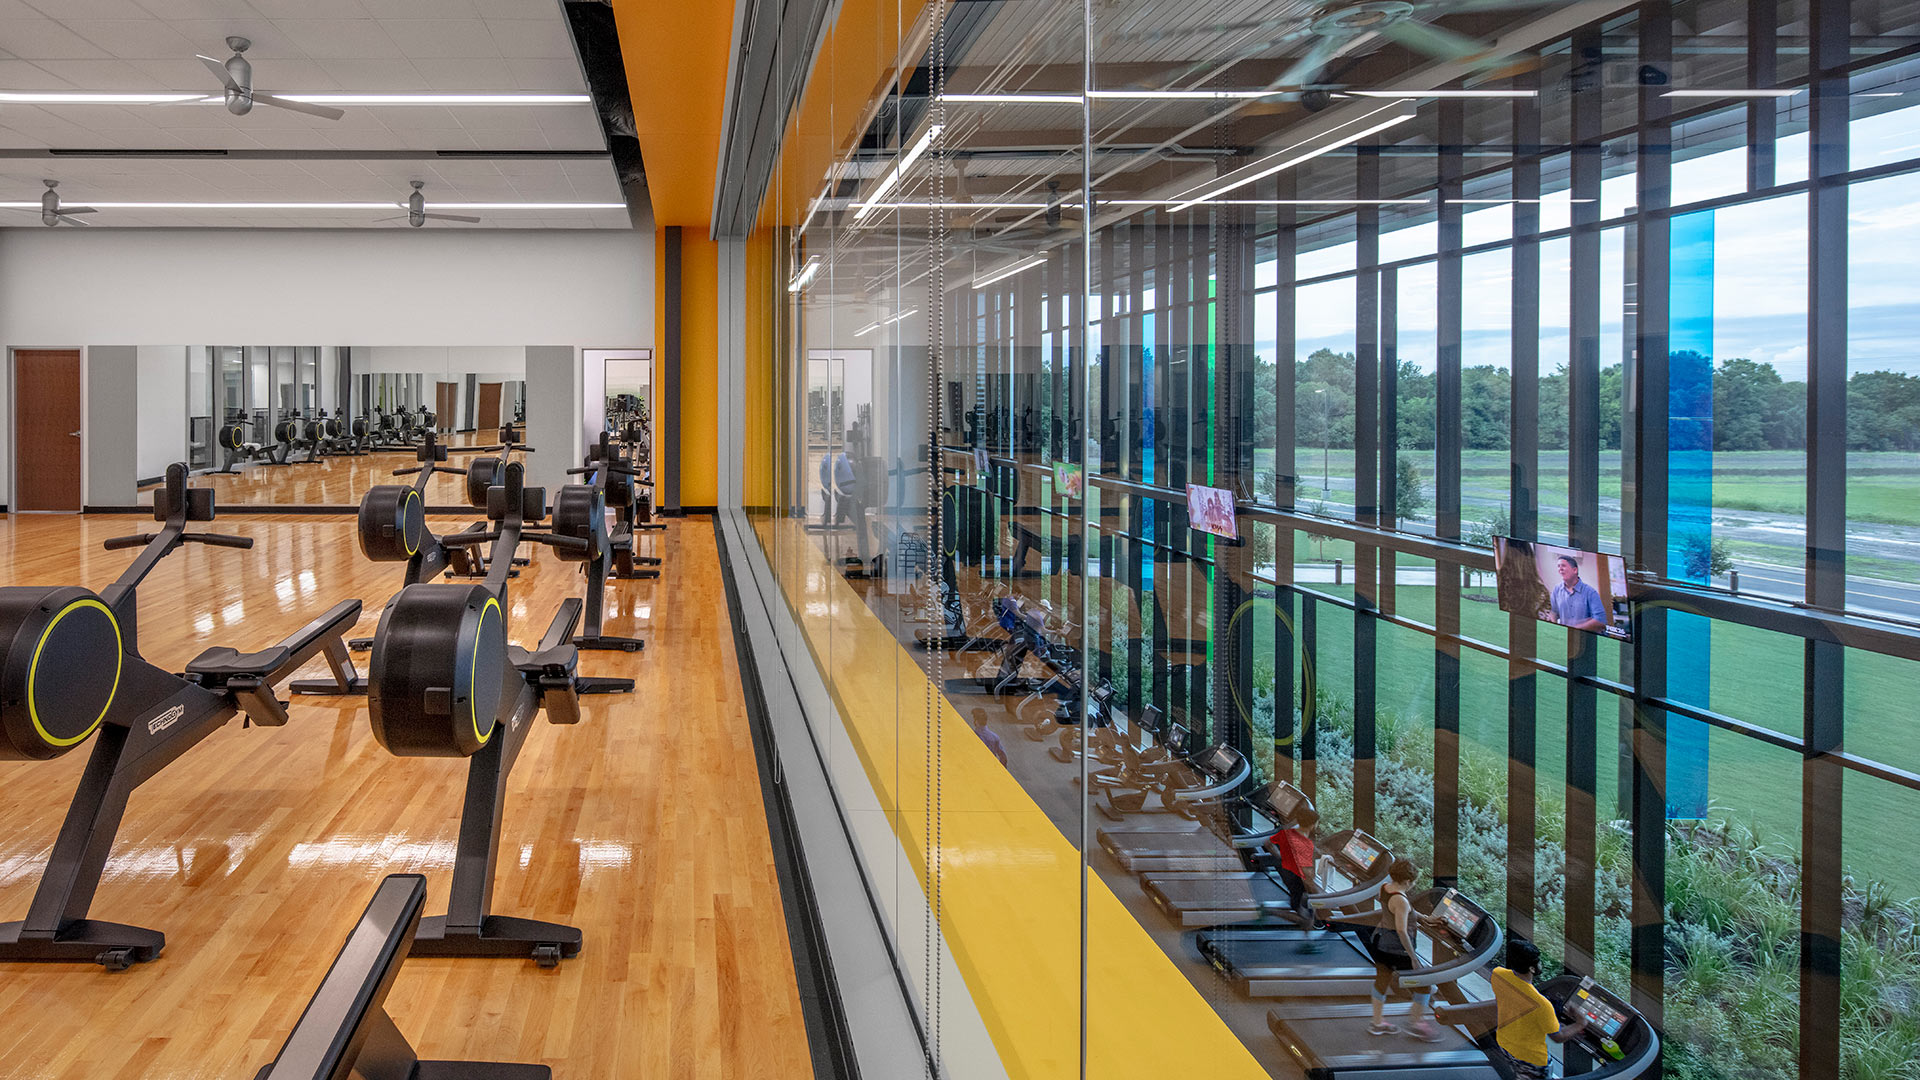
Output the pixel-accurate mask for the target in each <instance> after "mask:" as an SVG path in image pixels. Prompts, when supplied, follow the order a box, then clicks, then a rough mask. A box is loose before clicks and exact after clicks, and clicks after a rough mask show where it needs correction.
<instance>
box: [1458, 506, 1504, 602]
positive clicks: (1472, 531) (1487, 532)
mask: <svg viewBox="0 0 1920 1080" xmlns="http://www.w3.org/2000/svg"><path fill="white" fill-rule="evenodd" d="M1512 534H1513V519H1512V518H1511V517H1509V516H1508V515H1507V508H1506V507H1504V506H1502V507H1499V508H1498V509H1496V510H1494V512H1493V516H1492V517H1489V518H1487V519H1486V520H1484V521H1475V522H1474V523H1473V525H1472V527H1470V528H1469V529H1468V530H1467V543H1469V544H1472V545H1473V546H1474V547H1483V548H1490V547H1492V546H1493V538H1494V537H1496V536H1511V535H1512ZM1479 581H1480V571H1478V570H1469V571H1467V587H1468V588H1472V587H1473V586H1474V585H1476V584H1478V583H1479Z"/></svg>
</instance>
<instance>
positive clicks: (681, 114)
mask: <svg viewBox="0 0 1920 1080" xmlns="http://www.w3.org/2000/svg"><path fill="white" fill-rule="evenodd" d="M613 20H614V26H615V27H616V28H617V29H618V30H619V32H620V55H621V57H622V59H624V60H625V62H626V68H627V92H628V95H629V96H630V97H631V98H632V101H633V122H634V129H635V134H637V135H638V136H639V138H640V157H641V160H642V161H643V162H644V163H645V165H646V170H647V191H648V193H649V195H650V197H651V199H652V201H653V219H654V223H655V224H657V225H685V226H688V227H689V228H697V229H698V230H699V232H700V233H701V234H702V235H705V233H706V232H707V230H708V228H709V227H710V224H711V222H712V217H713V187H714V184H713V181H714V173H715V170H716V168H717V163H718V161H719V158H720V130H721V127H722V126H723V123H724V109H725V103H726V96H727V93H726V92H727V68H728V66H729V64H730V62H731V59H732V58H731V55H730V49H731V48H732V44H733V5H732V4H730V3H720V2H718V0H614V4H613Z"/></svg>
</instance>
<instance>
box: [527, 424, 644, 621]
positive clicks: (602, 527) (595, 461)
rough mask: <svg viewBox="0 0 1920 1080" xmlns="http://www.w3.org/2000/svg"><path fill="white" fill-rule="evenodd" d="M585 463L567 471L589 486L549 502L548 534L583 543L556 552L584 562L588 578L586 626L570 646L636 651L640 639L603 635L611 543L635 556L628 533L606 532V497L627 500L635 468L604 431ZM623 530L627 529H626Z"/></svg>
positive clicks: (571, 489)
mask: <svg viewBox="0 0 1920 1080" xmlns="http://www.w3.org/2000/svg"><path fill="white" fill-rule="evenodd" d="M587 461H588V464H587V466H586V467H585V468H580V469H568V470H567V473H568V474H569V475H572V476H579V475H585V476H587V477H588V479H589V481H590V482H589V483H585V484H568V485H567V486H566V487H563V488H561V489H560V493H559V494H558V495H557V496H555V498H554V500H553V531H554V532H556V533H558V534H560V535H561V536H570V537H573V538H575V539H577V540H582V541H585V542H586V549H585V550H584V551H582V552H579V553H578V554H577V555H575V554H573V553H571V552H570V551H569V550H567V549H559V550H557V551H556V552H555V553H556V554H557V555H559V556H560V558H562V559H566V560H569V561H577V562H580V563H583V564H584V565H583V566H582V569H583V570H584V571H585V572H586V577H587V597H586V608H587V625H586V629H585V630H584V631H582V632H581V634H580V636H579V637H576V638H574V640H573V643H574V645H575V646H577V647H579V648H582V649H607V650H621V651H625V652H636V651H638V650H639V649H640V648H641V647H642V646H643V645H644V644H645V643H644V642H642V641H641V640H640V639H639V638H630V637H618V636H615V635H611V634H608V633H606V632H605V630H604V629H603V620H604V619H605V618H606V610H607V578H608V577H609V576H612V575H614V574H615V573H616V570H615V566H614V560H615V549H616V545H619V544H624V546H625V547H626V549H627V558H628V559H632V558H634V556H633V554H632V547H633V534H632V532H631V531H628V532H626V533H625V534H624V535H623V536H621V537H619V538H615V537H614V536H612V535H611V534H610V533H609V532H608V530H607V500H608V499H609V498H610V497H611V496H610V493H614V494H617V495H619V496H620V497H622V498H624V499H625V500H628V501H631V499H632V498H633V479H634V477H635V475H637V473H638V470H636V469H634V468H633V467H632V466H630V465H628V464H626V462H625V460H624V458H622V457H621V455H620V454H619V452H618V448H617V446H616V444H614V443H612V442H610V441H609V440H608V438H607V433H606V432H604V431H602V432H601V433H600V441H599V442H597V443H595V444H594V445H593V447H592V448H591V449H589V450H588V453H587ZM628 529H629V530H630V529H631V525H629V526H628ZM653 561H654V562H658V561H659V560H658V559H655V560H653ZM659 574H660V572H659V571H658V570H636V571H634V572H633V573H631V574H630V575H622V576H632V577H658V576H659Z"/></svg>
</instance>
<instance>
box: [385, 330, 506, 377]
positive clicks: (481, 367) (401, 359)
mask: <svg viewBox="0 0 1920 1080" xmlns="http://www.w3.org/2000/svg"><path fill="white" fill-rule="evenodd" d="M533 340H535V341H538V340H539V339H538V338H535V339H533ZM526 367H527V343H526V342H524V341H523V342H520V343H519V344H516V345H466V346H459V347H449V346H445V345H376V346H372V347H363V348H357V349H355V350H353V373H354V374H355V375H380V374H384V373H399V374H404V375H412V374H415V373H417V372H423V371H424V372H427V373H429V374H434V375H441V376H448V375H467V374H475V375H493V374H498V373H501V372H520V371H525V370H526ZM513 377H514V378H516V379H518V378H522V377H523V376H521V375H515V376H513ZM456 381H457V380H456Z"/></svg>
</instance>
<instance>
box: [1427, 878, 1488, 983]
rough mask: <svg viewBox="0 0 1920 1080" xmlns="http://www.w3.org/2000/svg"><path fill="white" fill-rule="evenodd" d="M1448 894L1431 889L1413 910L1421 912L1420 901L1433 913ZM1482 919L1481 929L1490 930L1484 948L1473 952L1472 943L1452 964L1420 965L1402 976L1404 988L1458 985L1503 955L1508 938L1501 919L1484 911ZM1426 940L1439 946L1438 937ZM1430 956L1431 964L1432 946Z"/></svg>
mask: <svg viewBox="0 0 1920 1080" xmlns="http://www.w3.org/2000/svg"><path fill="white" fill-rule="evenodd" d="M1447 891H1448V890H1446V889H1429V890H1427V891H1426V892H1424V893H1421V894H1420V896H1419V897H1418V898H1417V899H1416V900H1415V901H1414V910H1416V911H1418V910H1419V909H1420V907H1421V906H1422V905H1421V901H1425V907H1426V908H1427V910H1428V911H1431V910H1432V909H1433V906H1434V905H1435V904H1436V903H1438V902H1439V900H1440V898H1441V897H1443V896H1445V895H1446V894H1447ZM1476 906H1477V905H1476ZM1423 914H1424V912H1423ZM1481 915H1482V923H1481V925H1483V926H1486V927H1488V928H1489V930H1490V932H1489V933H1488V935H1487V941H1486V943H1485V944H1483V945H1482V946H1480V947H1479V948H1474V947H1473V946H1472V944H1471V943H1464V944H1466V945H1467V951H1466V952H1463V953H1460V954H1458V955H1456V956H1455V957H1454V958H1453V959H1451V960H1446V961H1443V962H1439V963H1433V962H1429V963H1426V964H1422V965H1417V966H1415V967H1414V968H1413V969H1412V970H1410V971H1403V972H1401V973H1400V982H1401V984H1402V985H1405V986H1445V985H1447V984H1448V983H1452V982H1458V981H1459V980H1460V979H1463V978H1465V977H1466V976H1468V975H1471V974H1473V973H1474V972H1475V971H1478V970H1480V969H1481V968H1483V967H1485V966H1487V964H1488V963H1489V962H1490V961H1492V959H1493V958H1494V957H1496V956H1498V955H1500V950H1501V948H1502V947H1503V946H1505V944H1506V940H1507V939H1506V934H1505V933H1504V932H1502V931H1501V929H1500V922H1499V920H1498V919H1495V918H1494V917H1493V916H1492V915H1491V914H1489V913H1487V912H1485V911H1484V910H1482V913H1481ZM1427 938H1428V939H1429V940H1432V941H1436V943H1437V939H1436V938H1435V935H1433V934H1431V933H1429V934H1428V935H1427ZM1449 948H1451V946H1449ZM1427 953H1428V957H1429V960H1431V957H1432V955H1433V947H1432V946H1429V947H1428V949H1427Z"/></svg>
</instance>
